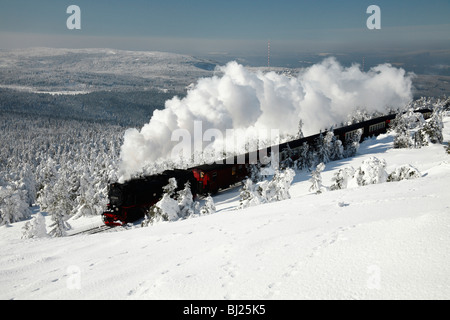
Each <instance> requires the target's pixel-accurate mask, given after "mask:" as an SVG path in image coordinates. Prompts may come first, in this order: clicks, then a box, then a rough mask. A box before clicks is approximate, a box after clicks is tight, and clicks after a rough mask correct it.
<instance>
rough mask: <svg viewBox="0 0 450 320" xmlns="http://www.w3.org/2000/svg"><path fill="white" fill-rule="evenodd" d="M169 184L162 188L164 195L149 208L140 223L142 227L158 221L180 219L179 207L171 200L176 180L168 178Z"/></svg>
mask: <svg viewBox="0 0 450 320" xmlns="http://www.w3.org/2000/svg"><path fill="white" fill-rule="evenodd" d="M168 182H169V183H168V184H167V185H166V186H164V188H163V190H164V194H163V196H162V198H161V200H159V201H158V202H157V203H155V204H154V205H153V206H151V207H150V209H149V211H148V212H147V213H146V215H145V220H144V221H143V222H142V226H143V227H147V226H149V225H152V224H154V223H155V222H159V221H175V220H178V219H179V218H180V207H179V206H178V202H177V201H176V200H175V199H173V198H172V196H173V195H174V193H175V190H176V188H177V180H176V179H175V178H170V179H169V181H168Z"/></svg>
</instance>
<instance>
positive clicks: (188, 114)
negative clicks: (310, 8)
mask: <svg viewBox="0 0 450 320" xmlns="http://www.w3.org/2000/svg"><path fill="white" fill-rule="evenodd" d="M220 71H221V76H214V77H211V78H203V79H200V80H198V82H197V84H196V85H195V86H194V87H193V88H192V89H190V90H189V91H188V93H187V96H186V97H185V98H183V99H180V98H178V97H174V98H173V99H171V100H168V101H166V104H165V109H164V110H156V111H155V112H154V113H153V116H152V118H151V119H150V122H149V123H148V124H146V125H144V127H143V128H142V129H141V130H140V131H138V130H136V129H129V130H127V131H126V133H125V138H124V144H123V146H122V149H121V160H122V168H121V170H122V174H123V178H127V177H129V176H130V175H132V174H134V173H136V172H139V171H141V170H142V168H143V167H145V166H146V165H149V164H151V163H153V162H155V161H157V160H161V159H164V158H169V157H170V155H171V153H172V151H173V149H174V147H175V146H176V145H177V144H178V143H179V141H178V138H177V139H176V141H171V140H173V139H172V133H173V132H175V131H176V130H177V129H185V130H186V132H189V133H190V134H191V138H193V137H194V135H195V132H194V131H195V128H194V124H195V123H197V124H198V123H199V122H198V121H201V125H202V130H203V132H205V130H207V129H218V130H220V131H221V132H223V136H224V137H225V136H226V135H225V132H226V130H227V129H242V130H244V129H245V130H248V129H252V130H256V131H258V130H261V129H266V130H267V129H278V130H279V132H280V134H281V135H283V134H291V135H295V134H296V133H297V131H298V124H299V120H300V119H302V121H303V132H304V134H305V135H310V134H315V133H317V132H319V130H320V129H323V128H328V127H330V126H331V125H334V124H338V123H341V122H345V121H346V120H347V119H348V116H349V114H351V113H352V112H354V111H355V110H356V109H357V108H359V109H363V110H366V111H367V112H369V113H372V112H375V111H378V112H385V111H387V110H388V109H389V108H397V107H402V106H404V105H405V104H407V103H408V102H409V101H410V100H411V99H412V80H411V75H410V74H406V73H405V71H404V70H403V69H398V68H395V67H392V66H391V65H389V64H383V65H378V66H376V67H374V68H372V69H370V70H369V71H368V72H362V71H361V70H360V68H359V65H357V64H355V65H352V66H351V67H348V68H346V67H343V66H342V65H340V64H339V63H338V62H337V61H336V59H335V58H327V59H325V60H324V61H322V62H321V63H318V64H316V65H313V66H311V67H309V68H306V69H304V70H303V71H301V72H300V73H299V74H298V76H297V77H288V76H286V75H280V74H276V73H274V72H269V73H265V74H264V73H262V72H252V71H249V70H248V69H246V68H245V67H243V66H242V65H239V64H238V63H236V62H230V63H228V64H227V65H226V66H224V67H221V68H220ZM213 140H214V139H213ZM219 140H220V139H218V138H217V137H216V139H215V140H214V143H213V145H214V144H216V145H217V146H219V145H220V144H221V143H223V142H224V141H219ZM192 151H194V149H192Z"/></svg>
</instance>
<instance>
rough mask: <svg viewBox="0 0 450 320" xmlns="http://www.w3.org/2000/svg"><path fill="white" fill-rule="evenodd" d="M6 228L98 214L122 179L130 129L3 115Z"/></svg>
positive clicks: (0, 164) (0, 187)
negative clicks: (34, 215) (45, 217)
mask: <svg viewBox="0 0 450 320" xmlns="http://www.w3.org/2000/svg"><path fill="white" fill-rule="evenodd" d="M0 115H1V116H0V130H1V136H2V139H1V140H0V212H1V216H0V224H1V225H4V224H9V223H13V222H16V221H19V220H23V219H27V218H29V215H30V206H32V205H35V204H37V205H40V207H41V210H45V211H48V212H50V213H55V214H56V213H58V212H59V213H61V214H64V215H65V216H70V215H97V214H100V213H101V212H102V210H103V209H104V206H105V205H106V202H107V199H106V191H107V186H108V183H110V182H113V181H115V180H116V179H117V177H116V171H117V161H118V157H119V152H120V146H121V143H122V139H123V132H124V128H123V127H120V126H117V125H112V124H110V123H96V122H92V121H78V120H62V119H57V118H50V117H46V116H36V115H26V114H15V113H10V112H1V113H0Z"/></svg>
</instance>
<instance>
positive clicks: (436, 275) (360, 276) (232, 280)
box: [0, 117, 450, 299]
mask: <svg viewBox="0 0 450 320" xmlns="http://www.w3.org/2000/svg"><path fill="white" fill-rule="evenodd" d="M444 131H445V135H444V140H445V141H449V140H450V118H449V117H447V118H445V129H444ZM392 141H393V137H392V136H389V135H382V136H379V137H378V138H376V139H371V140H368V141H366V142H364V143H362V144H361V148H360V150H359V153H358V155H357V156H356V157H354V158H352V159H344V160H341V161H337V162H330V163H328V164H327V167H326V169H325V171H324V172H323V174H322V176H323V183H324V185H326V186H329V185H331V177H332V176H333V174H334V173H335V172H336V171H337V170H338V169H340V168H344V167H347V166H350V165H351V166H353V167H354V168H358V167H359V166H360V165H361V163H362V161H363V160H365V159H367V158H369V157H371V156H375V157H377V158H379V159H385V160H386V162H387V165H388V166H387V171H388V172H392V171H393V170H394V169H395V168H397V167H399V166H400V165H403V164H410V165H412V166H414V167H416V168H417V169H418V170H419V171H420V173H421V175H422V177H421V178H418V179H414V180H403V181H400V182H388V183H382V184H376V185H370V186H365V187H358V188H351V189H344V190H338V191H329V192H325V193H322V194H320V195H317V194H312V193H311V192H310V191H309V187H310V185H311V183H310V182H308V179H309V178H310V176H309V174H307V173H305V172H298V173H297V175H296V177H295V179H294V182H293V185H292V187H291V196H292V198H291V199H290V200H285V201H281V202H276V203H269V204H264V205H260V206H255V207H250V208H247V209H243V210H235V208H236V207H237V205H238V203H239V190H238V189H237V188H236V189H230V190H227V191H224V192H222V193H220V194H218V195H217V196H215V197H214V200H215V202H216V207H217V212H216V213H215V214H212V215H209V216H203V217H198V218H191V219H187V220H182V221H177V222H166V223H159V224H156V225H154V226H150V227H147V228H140V227H136V228H132V229H128V230H119V229H115V230H113V231H112V232H107V233H100V234H95V235H78V236H73V237H65V238H41V239H30V240H23V239H21V234H22V230H21V229H22V227H23V225H24V223H25V222H20V223H15V224H13V225H11V226H9V227H1V228H0V299H113V298H114V299H449V298H450V197H449V190H450V155H448V154H447V153H445V150H444V147H443V146H442V145H432V146H429V147H425V148H422V149H396V150H394V149H392V148H391V147H392ZM47 218H48V217H47ZM71 223H72V226H73V227H74V229H75V230H81V229H82V228H87V227H89V226H91V225H96V224H100V223H101V221H100V218H99V217H95V218H90V219H87V218H82V219H79V220H76V221H71Z"/></svg>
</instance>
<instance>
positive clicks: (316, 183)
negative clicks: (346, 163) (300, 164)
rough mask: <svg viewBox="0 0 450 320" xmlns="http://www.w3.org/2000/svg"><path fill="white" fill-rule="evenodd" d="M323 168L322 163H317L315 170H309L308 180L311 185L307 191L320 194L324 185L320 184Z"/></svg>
mask: <svg viewBox="0 0 450 320" xmlns="http://www.w3.org/2000/svg"><path fill="white" fill-rule="evenodd" d="M324 169H325V164H324V163H319V164H318V165H317V167H316V170H314V171H313V172H311V179H310V180H309V182H311V184H312V185H311V187H310V188H309V191H313V192H315V193H317V194H320V193H322V192H323V190H324V187H323V185H322V175H321V173H322V171H323V170H324Z"/></svg>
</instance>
